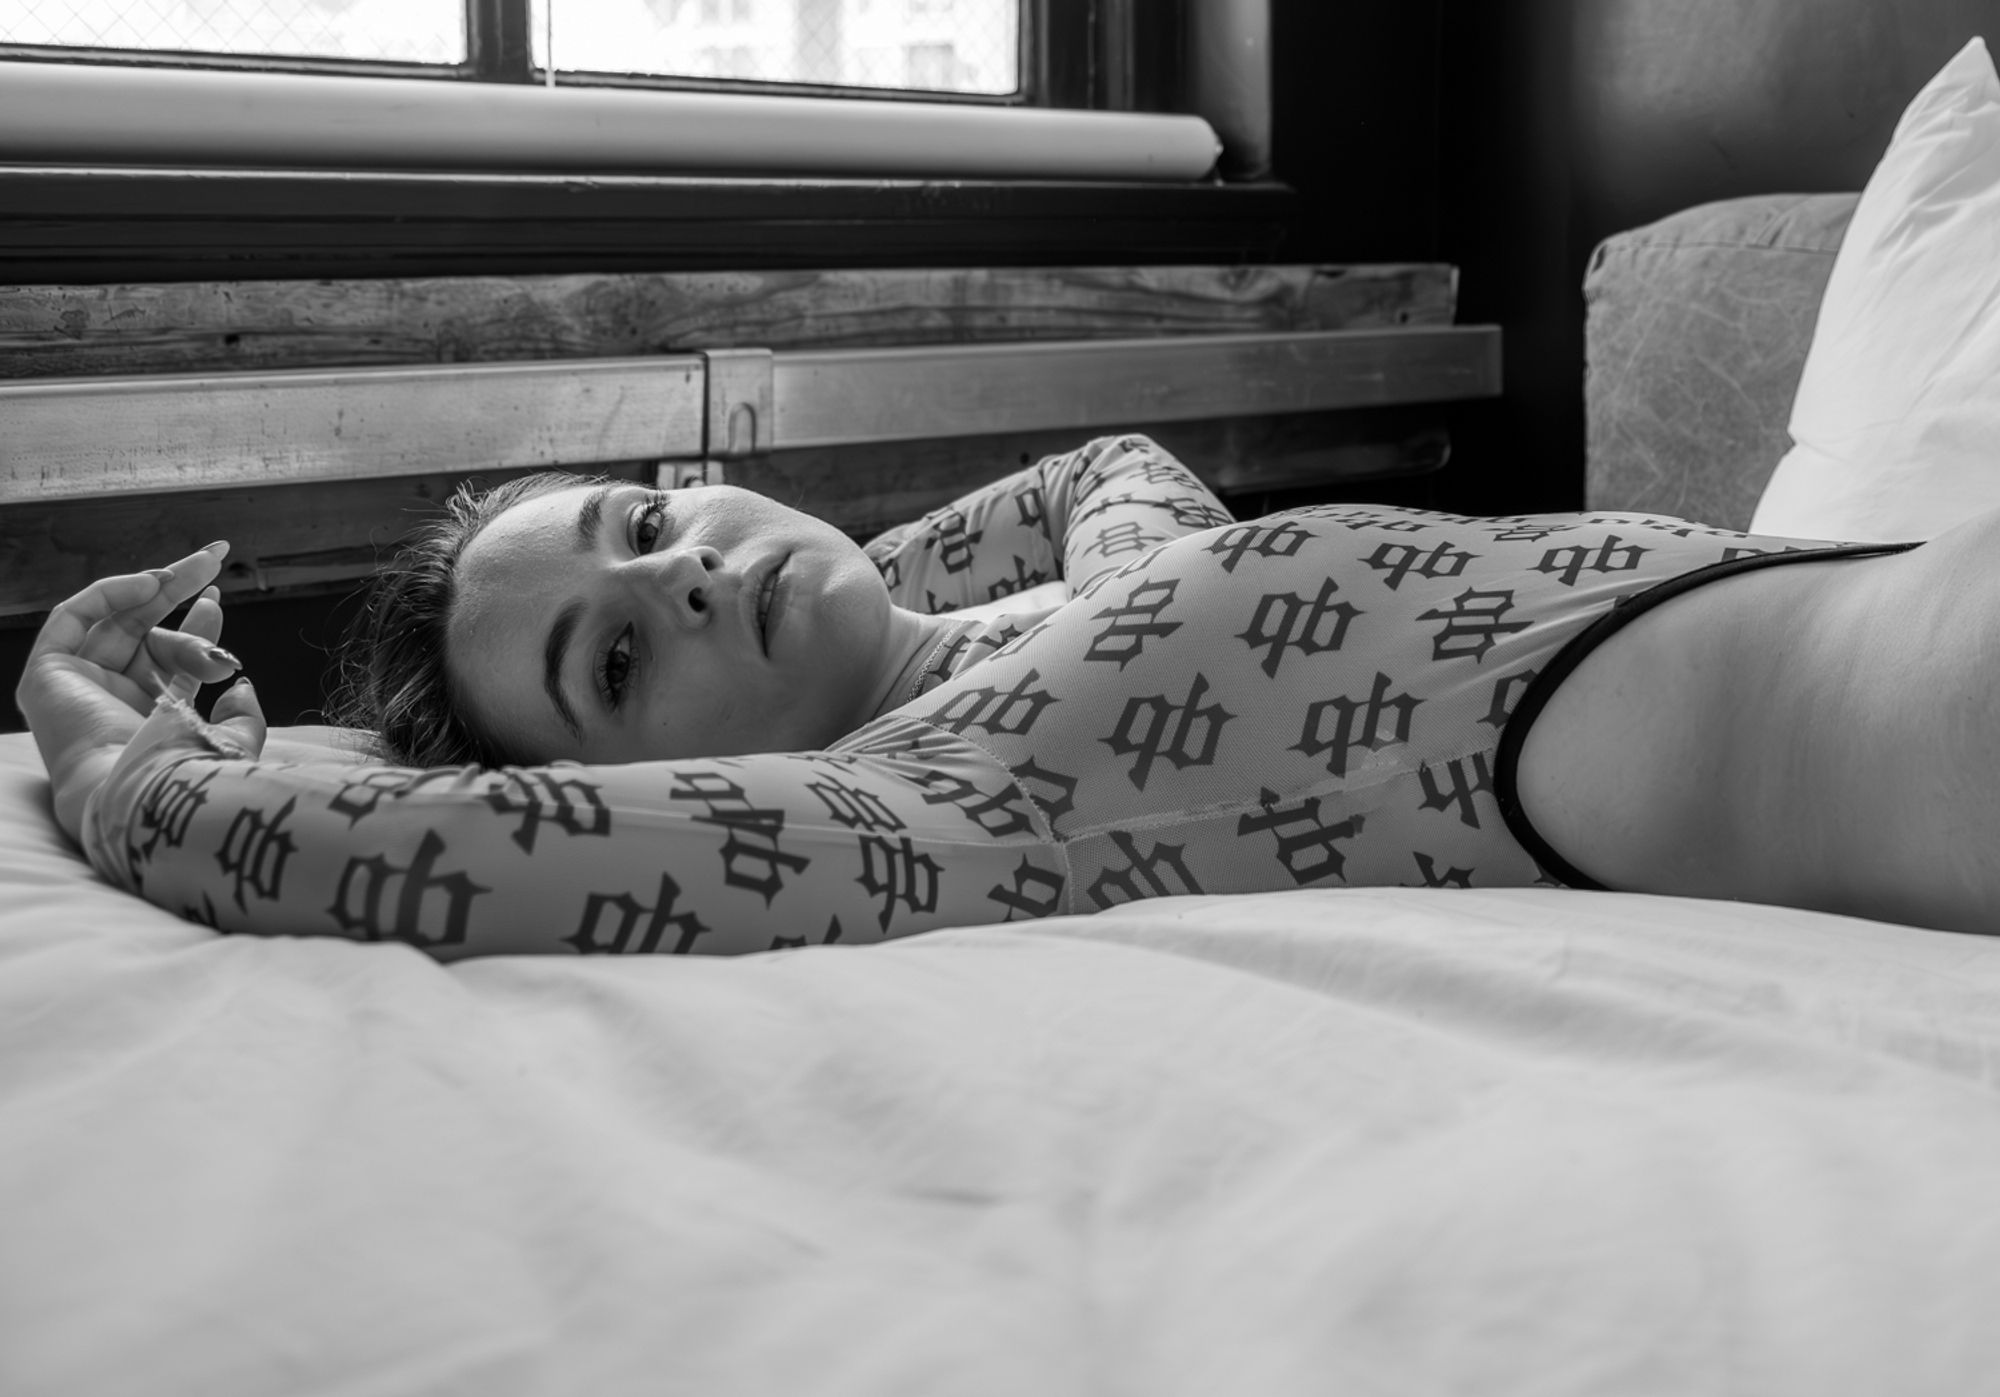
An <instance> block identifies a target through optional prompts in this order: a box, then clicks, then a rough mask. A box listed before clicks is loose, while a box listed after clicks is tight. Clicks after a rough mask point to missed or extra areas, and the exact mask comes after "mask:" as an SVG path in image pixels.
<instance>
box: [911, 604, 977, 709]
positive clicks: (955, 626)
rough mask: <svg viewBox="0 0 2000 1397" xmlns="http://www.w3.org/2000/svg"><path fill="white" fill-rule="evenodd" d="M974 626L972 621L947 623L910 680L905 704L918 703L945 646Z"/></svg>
mask: <svg viewBox="0 0 2000 1397" xmlns="http://www.w3.org/2000/svg"><path fill="white" fill-rule="evenodd" d="M972 624H974V623H973V622H970V621H948V622H946V623H945V628H944V631H943V633H942V634H941V635H940V636H939V637H938V642H937V644H935V645H933V646H932V647H931V648H930V649H929V650H928V651H926V652H925V654H924V660H923V663H922V664H920V665H918V666H917V672H916V675H915V677H914V678H912V679H911V680H910V690H909V692H908V693H906V694H904V695H903V703H915V702H916V701H917V696H918V695H919V694H920V693H922V691H923V686H924V679H925V677H926V676H927V675H929V674H930V672H931V665H932V664H933V663H934V662H935V661H936V660H937V657H938V655H939V654H940V653H941V652H942V651H943V650H944V648H945V646H947V645H949V644H951V642H952V641H954V640H956V639H957V638H958V636H959V635H960V634H961V633H962V632H963V631H964V629H965V628H967V627H969V626H971V625H972ZM897 706H898V707H901V706H902V705H901V704H898V705H897Z"/></svg>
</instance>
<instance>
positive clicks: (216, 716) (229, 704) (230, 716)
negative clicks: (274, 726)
mask: <svg viewBox="0 0 2000 1397" xmlns="http://www.w3.org/2000/svg"><path fill="white" fill-rule="evenodd" d="M208 722H209V726H210V727H211V728H221V729H222V730H223V731H224V732H226V733H228V734H230V735H231V736H232V737H233V738H235V740H236V741H237V742H239V743H240V744H241V745H242V749H243V751H242V755H244V756H246V757H255V756H257V755H258V754H260V753H261V752H262V751H263V750H264V733H265V724H264V709H263V706H262V705H261V704H259V703H258V702H257V691H256V690H255V689H253V688H251V687H250V681H249V680H248V679H239V680H237V681H236V682H235V683H234V684H232V685H230V686H229V687H228V688H227V689H224V690H223V691H222V695H221V697H219V698H217V699H216V701H215V706H214V707H213V708H211V709H210V710H209V715H208Z"/></svg>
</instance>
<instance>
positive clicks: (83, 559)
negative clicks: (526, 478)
mask: <svg viewBox="0 0 2000 1397" xmlns="http://www.w3.org/2000/svg"><path fill="white" fill-rule="evenodd" d="M601 473H603V474H607V475H612V476H617V477H619V478H622V479H629V480H650V479H651V478H652V471H651V470H650V469H649V468H646V467H642V466H640V465H637V464H629V465H624V466H613V467H609V468H607V469H605V470H604V471H603V472H601ZM525 474H528V472H526V471H520V470H513V471H503V470H482V471H479V472H477V473H470V474H468V473H463V472H435V471H434V472H428V473H426V474H422V475H412V476H401V477H397V478H395V479H389V480H340V481H328V482H320V483H315V484H308V485H274V486H265V487H247V488H246V487H242V486H236V487H230V488H224V489H207V490H189V491H185V492H182V493H178V494H171V495H114V496H110V497H107V498H102V499H85V500H61V501H48V502H29V503H25V504H11V505H7V506H5V507H4V508H0V618H6V619H7V620H11V622H12V623H13V624H16V625H19V624H26V623H29V622H32V621H34V620H36V619H37V618H38V617H39V615H40V614H41V613H43V612H45V611H47V610H48V608H49V607H50V606H52V605H54V604H55V603H56V602H57V601H60V600H61V599H62V598H64V597H66V596H69V595H71V594H72V593H74V592H76V591H77V590H79V589H80V588H82V587H84V586H85V585H87V584H88V583H89V582H90V581H91V580H92V579H93V578H98V577H105V576H109V575H111V574H114V573H121V572H132V571H135V570H137V569H140V568H148V567H158V566H159V565H160V564H162V563H163V562H170V561H172V560H173V559H175V558H179V557H184V556H185V555H187V554H188V553H191V552H193V551H194V550H195V549H197V548H199V547H201V546H202V545H203V544H205V543H208V542H211V541H212V540H215V539H218V538H226V539H228V540H230V542H231V544H232V545H233V547H232V549H231V552H230V556H229V561H228V562H227V564H226V565H225V566H224V570H223V574H222V576H221V578H220V579H219V580H218V585H220V586H221V588H222V590H223V592H224V594H225V596H227V597H230V598H232V599H243V598H249V597H256V596H259V595H266V594H290V595H303V594H305V593H310V592H326V591H345V590H347V589H349V588H350V587H352V586H353V585H354V584H355V583H356V582H358V581H360V580H361V579H363V578H366V577H367V576H369V575H370V574H371V573H373V572H374V571H375V569H376V567H377V565H378V563H379V561H380V560H381V559H383V558H386V557H387V556H388V555H389V552H390V551H391V550H392V549H393V548H394V546H395V544H396V542H397V540H399V539H400V538H402V537H403V536H404V535H405V534H407V533H408V532H409V531H410V530H411V529H412V528H413V527H415V526H416V524H418V523H419V522H421V521H422V520H423V519H424V518H426V517H427V516H429V515H430V514H432V513H434V512H435V510H436V509H437V507H438V505H439V504H440V503H441V502H442V501H443V500H444V499H446V498H447V497H448V496H449V495H450V494H451V492H452V491H453V490H454V489H456V488H457V487H458V486H459V485H460V484H461V483H463V482H466V481H478V482H480V483H482V484H486V485H496V484H498V483H500V482H501V481H503V480H509V479H512V478H514V477H515V476H518V475H525ZM5 623H6V621H4V620H0V624H5Z"/></svg>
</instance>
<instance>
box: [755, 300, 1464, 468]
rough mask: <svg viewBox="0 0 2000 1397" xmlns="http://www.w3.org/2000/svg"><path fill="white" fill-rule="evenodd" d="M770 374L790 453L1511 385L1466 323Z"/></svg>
mask: <svg viewBox="0 0 2000 1397" xmlns="http://www.w3.org/2000/svg"><path fill="white" fill-rule="evenodd" d="M772 381H773V385H774V390H773V393H772V399H773V402H774V405H775V412H774V414H773V415H774V417H775V419H776V424H775V427H774V429H773V431H772V434H771V437H770V440H771V442H772V444H773V446H774V447H775V448H776V449H778V450H786V449H788V448H794V447H805V446H834V445H844V444H847V443H859V442H883V441H907V440H912V439H917V438H923V437H940V436H979V435H985V434H988V433H992V432H998V431H1022V430H1032V429H1037V428H1043V427H1068V428H1076V429H1079V430H1086V431H1106V430H1112V431H1115V430H1118V429H1119V428H1120V427H1122V425H1123V424H1124V423H1126V422H1131V421H1142V422H1185V421H1191V420H1194V419H1198V418H1204V417H1244V416H1262V415H1267V414H1273V413H1286V412H1318V411H1324V410H1327V409H1331V408H1348V407H1380V406H1384V405H1388V404H1394V403H1421V402H1450V401H1456V400H1460V399H1466V398H1483V397H1493V396H1495V395H1497V394H1498V393H1499V391H1500V333H1499V331H1498V329H1497V328H1495V327H1493V326H1480V325H1463V326H1440V327H1432V328H1423V329H1417V328H1409V329H1398V330H1335V331H1329V332H1325V333H1309V334H1274V335H1200V336H1170V337H1159V338H1153V339H1143V340H1135V339H1127V340H1107V341H1099V342H1094V343H1091V342H1085V343H1079V342H1076V341H1065V342H1062V343H1053V344H1012V345H954V346H950V347H931V348H927V349H903V348H898V349H846V350H831V351H819V350H811V351H792V352H786V353H781V354H779V355H777V356H776V364H775V366H774V368H773V374H772Z"/></svg>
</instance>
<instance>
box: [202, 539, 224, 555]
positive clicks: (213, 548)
mask: <svg viewBox="0 0 2000 1397" xmlns="http://www.w3.org/2000/svg"><path fill="white" fill-rule="evenodd" d="M201 551H202V552H204V553H213V554H215V556H216V557H218V558H219V557H221V556H222V555H223V554H224V553H227V552H228V551H229V540H228V539H226V538H219V539H217V540H216V541H215V542H213V543H204V544H203V545H202V546H201Z"/></svg>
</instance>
